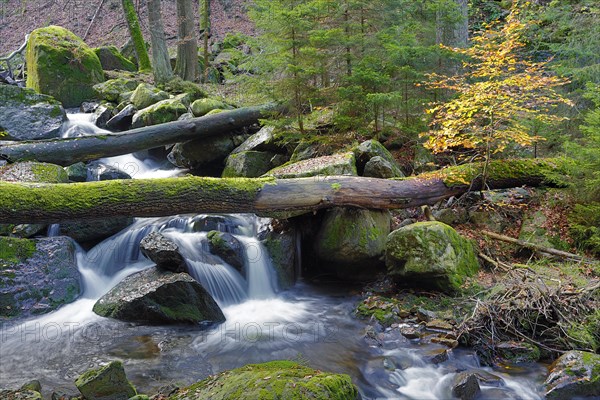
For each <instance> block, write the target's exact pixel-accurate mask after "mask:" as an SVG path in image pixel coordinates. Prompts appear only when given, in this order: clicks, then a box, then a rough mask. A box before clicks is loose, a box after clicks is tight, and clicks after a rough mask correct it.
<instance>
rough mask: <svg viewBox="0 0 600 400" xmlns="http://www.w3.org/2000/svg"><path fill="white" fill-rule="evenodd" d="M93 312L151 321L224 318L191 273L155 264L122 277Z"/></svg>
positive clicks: (151, 322)
mask: <svg viewBox="0 0 600 400" xmlns="http://www.w3.org/2000/svg"><path fill="white" fill-rule="evenodd" d="M94 312H95V313H96V314H98V315H100V316H103V317H110V318H115V319H118V320H121V321H130V322H142V323H150V324H182V323H188V324H197V323H200V322H204V321H210V322H223V321H225V316H224V315H223V312H222V311H221V309H220V308H219V306H218V305H217V303H216V302H215V300H214V299H213V298H212V297H211V295H210V294H209V293H208V292H207V291H206V290H205V289H204V288H203V287H202V285H200V284H199V283H198V282H196V281H195V280H194V279H193V278H192V277H191V276H189V275H188V274H185V273H180V274H176V273H173V272H169V271H162V270H159V269H158V268H156V267H152V268H149V269H146V270H144V271H141V272H137V273H135V274H133V275H130V276H128V277H127V278H125V279H124V280H122V281H121V282H120V283H119V284H118V285H117V286H115V287H114V288H113V289H111V290H110V291H109V292H108V293H107V294H105V295H104V296H102V298H100V300H98V301H97V302H96V304H95V305H94Z"/></svg>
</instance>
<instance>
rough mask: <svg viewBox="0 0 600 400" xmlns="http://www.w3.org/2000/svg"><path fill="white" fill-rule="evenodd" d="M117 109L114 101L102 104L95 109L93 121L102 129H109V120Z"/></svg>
mask: <svg viewBox="0 0 600 400" xmlns="http://www.w3.org/2000/svg"><path fill="white" fill-rule="evenodd" d="M115 109H116V108H115V106H114V105H112V103H106V104H100V105H99V106H98V107H97V108H96V110H95V111H94V115H93V116H92V122H93V123H94V125H96V126H97V127H98V128H100V129H107V124H108V121H110V120H111V119H112V117H113V116H114V113H115Z"/></svg>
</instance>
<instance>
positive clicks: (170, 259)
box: [140, 232, 187, 272]
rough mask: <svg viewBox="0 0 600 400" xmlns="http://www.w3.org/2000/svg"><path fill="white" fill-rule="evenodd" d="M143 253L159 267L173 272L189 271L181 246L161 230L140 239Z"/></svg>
mask: <svg viewBox="0 0 600 400" xmlns="http://www.w3.org/2000/svg"><path fill="white" fill-rule="evenodd" d="M140 250H141V252H142V254H143V255H144V256H145V257H146V258H148V259H150V260H152V261H153V262H154V263H155V264H156V265H157V266H158V267H160V268H162V269H166V270H168V271H172V272H187V265H186V263H185V259H184V258H183V256H182V255H181V254H180V253H179V247H178V246H177V244H175V243H174V242H173V241H172V240H170V239H168V238H166V237H165V236H164V235H162V234H161V233H159V232H152V233H150V234H148V235H147V236H145V237H144V238H143V239H142V240H141V241H140Z"/></svg>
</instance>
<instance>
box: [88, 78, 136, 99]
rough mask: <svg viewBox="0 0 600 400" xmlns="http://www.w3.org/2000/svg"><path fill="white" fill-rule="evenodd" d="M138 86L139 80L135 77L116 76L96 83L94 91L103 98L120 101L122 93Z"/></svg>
mask: <svg viewBox="0 0 600 400" xmlns="http://www.w3.org/2000/svg"><path fill="white" fill-rule="evenodd" d="M137 87H138V82H137V81H136V80H134V79H127V78H116V79H109V80H107V81H106V82H102V83H98V84H96V85H94V91H95V92H96V95H97V96H98V97H99V98H101V99H104V100H106V101H110V102H113V103H119V97H120V96H121V94H122V93H125V92H131V91H133V90H135V88H137Z"/></svg>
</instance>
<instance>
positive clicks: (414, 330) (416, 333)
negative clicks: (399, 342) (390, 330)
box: [400, 326, 421, 339]
mask: <svg viewBox="0 0 600 400" xmlns="http://www.w3.org/2000/svg"><path fill="white" fill-rule="evenodd" d="M400 333H401V334H402V335H403V336H404V337H405V338H407V339H418V338H420V337H421V328H420V327H419V326H403V327H401V328H400Z"/></svg>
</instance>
